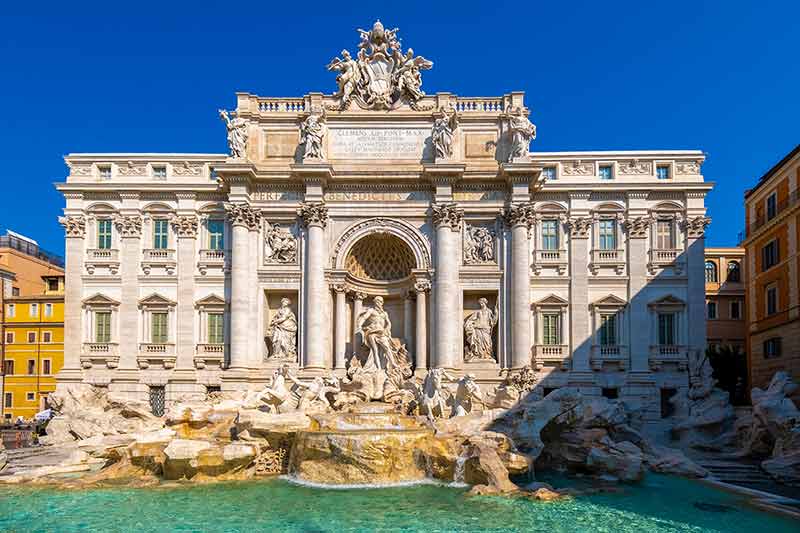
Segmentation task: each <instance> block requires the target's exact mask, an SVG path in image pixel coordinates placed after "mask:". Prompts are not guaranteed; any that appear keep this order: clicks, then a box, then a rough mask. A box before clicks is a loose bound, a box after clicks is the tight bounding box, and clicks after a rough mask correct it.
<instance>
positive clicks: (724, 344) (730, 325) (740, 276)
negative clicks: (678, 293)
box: [705, 248, 747, 353]
mask: <svg viewBox="0 0 800 533" xmlns="http://www.w3.org/2000/svg"><path fill="white" fill-rule="evenodd" d="M744 267H745V261H744V248H706V264H705V274H706V338H707V342H708V347H709V348H710V349H712V350H715V349H720V348H730V349H732V350H733V351H735V352H740V353H744V352H745V349H746V346H747V328H746V327H745V297H744V295H745V292H744Z"/></svg>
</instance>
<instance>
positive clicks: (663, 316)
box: [658, 313, 675, 346]
mask: <svg viewBox="0 0 800 533" xmlns="http://www.w3.org/2000/svg"><path fill="white" fill-rule="evenodd" d="M658 344H662V345H668V346H670V345H674V344H675V314H674V313H659V314H658Z"/></svg>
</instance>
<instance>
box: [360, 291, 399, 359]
mask: <svg viewBox="0 0 800 533" xmlns="http://www.w3.org/2000/svg"><path fill="white" fill-rule="evenodd" d="M372 305H373V306H372V307H368V308H367V309H366V310H365V311H364V312H362V313H361V314H360V315H359V316H358V330H359V331H360V332H361V338H362V342H363V343H364V344H365V345H366V346H367V347H368V348H369V356H367V362H366V363H365V364H364V370H365V371H369V370H376V369H377V370H383V371H384V372H388V371H389V370H390V369H391V365H392V363H393V361H394V353H393V348H392V322H391V320H389V313H387V312H386V310H384V308H383V298H381V297H380V296H376V297H375V298H373V300H372Z"/></svg>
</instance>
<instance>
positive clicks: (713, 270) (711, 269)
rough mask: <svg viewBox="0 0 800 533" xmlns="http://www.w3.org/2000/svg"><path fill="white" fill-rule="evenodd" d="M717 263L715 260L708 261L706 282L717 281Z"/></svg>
mask: <svg viewBox="0 0 800 533" xmlns="http://www.w3.org/2000/svg"><path fill="white" fill-rule="evenodd" d="M718 280H719V278H718V277H717V265H716V264H715V263H714V261H706V283H717V281H718Z"/></svg>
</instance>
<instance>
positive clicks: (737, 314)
mask: <svg viewBox="0 0 800 533" xmlns="http://www.w3.org/2000/svg"><path fill="white" fill-rule="evenodd" d="M741 319H742V302H740V301H739V300H734V301H732V302H731V320H741Z"/></svg>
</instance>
